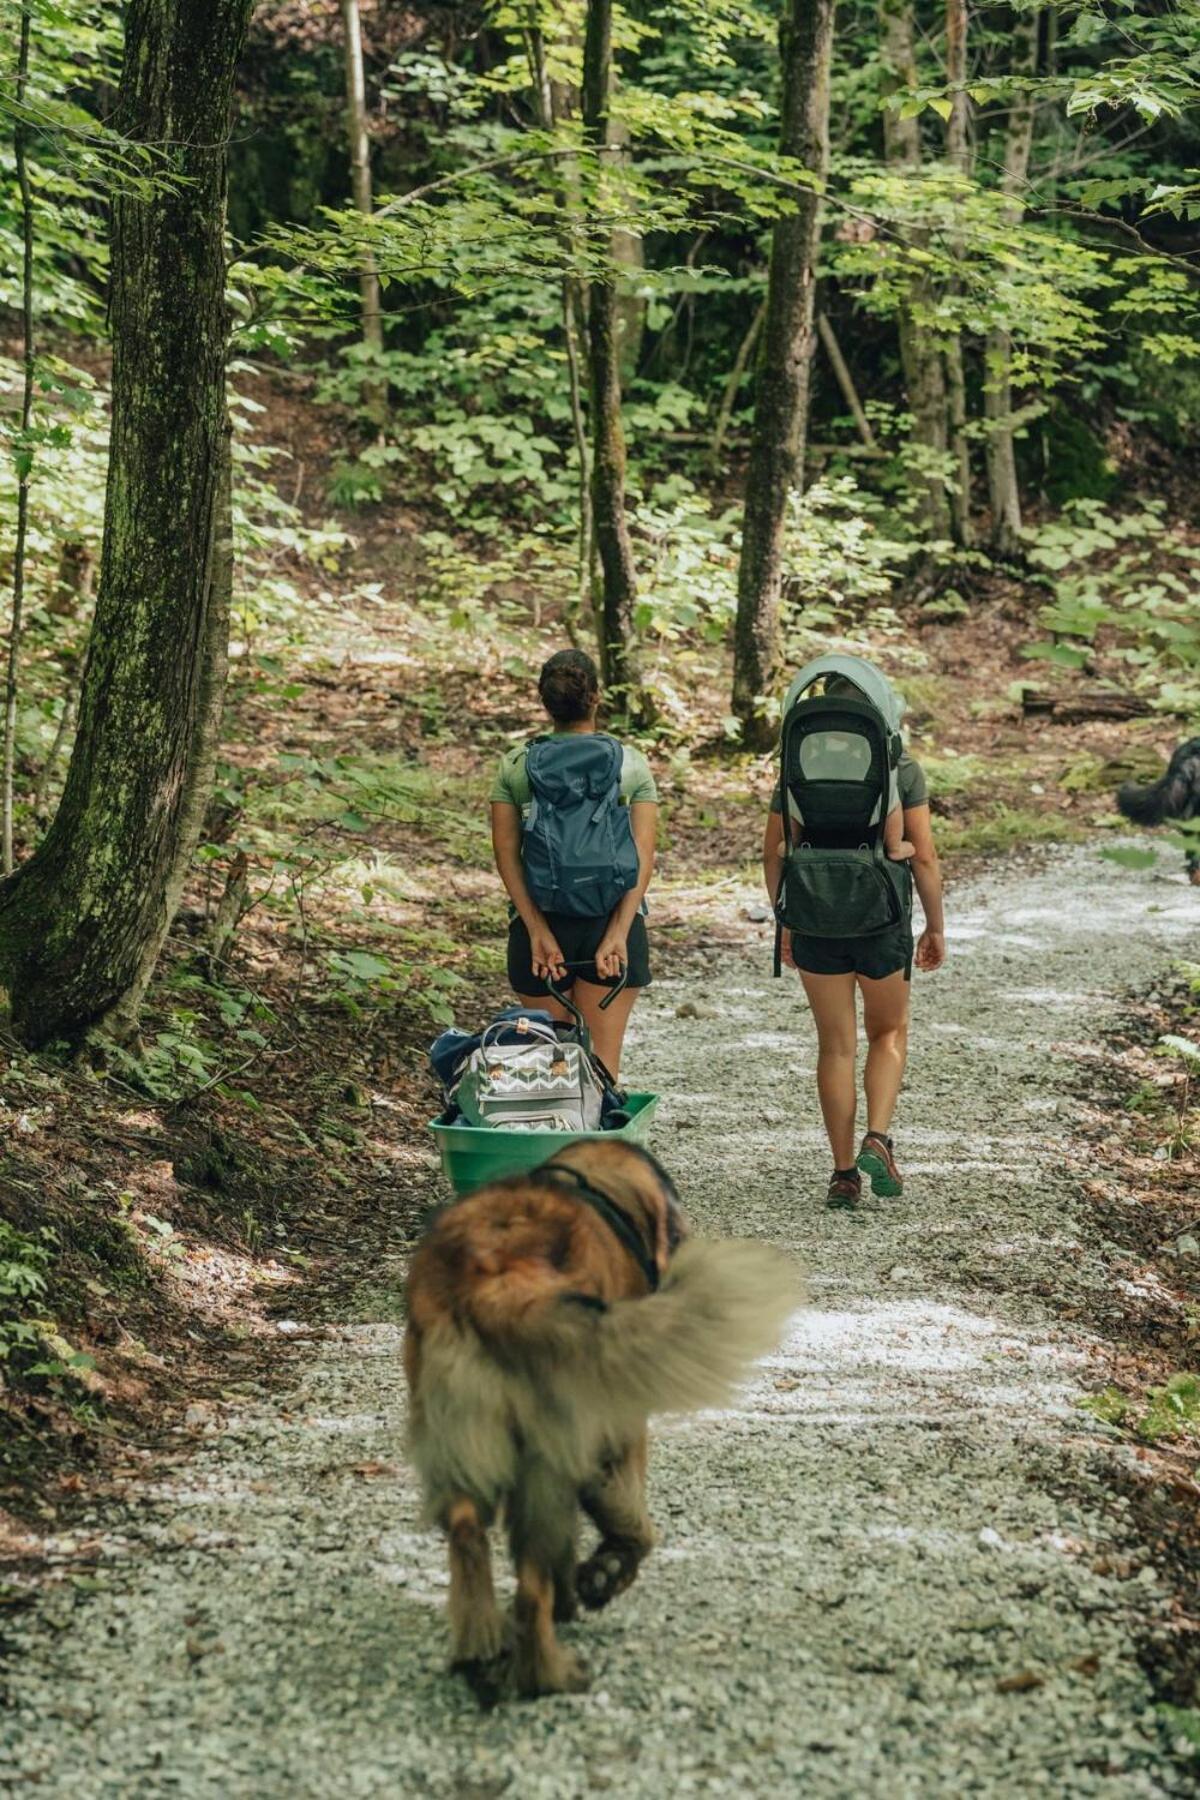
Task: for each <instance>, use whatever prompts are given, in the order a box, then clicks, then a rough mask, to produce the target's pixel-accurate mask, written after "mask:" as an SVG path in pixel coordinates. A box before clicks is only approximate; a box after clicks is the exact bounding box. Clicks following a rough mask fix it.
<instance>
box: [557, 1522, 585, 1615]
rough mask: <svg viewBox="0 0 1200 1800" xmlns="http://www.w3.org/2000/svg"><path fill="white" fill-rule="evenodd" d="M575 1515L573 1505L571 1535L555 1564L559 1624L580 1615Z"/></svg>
mask: <svg viewBox="0 0 1200 1800" xmlns="http://www.w3.org/2000/svg"><path fill="white" fill-rule="evenodd" d="M575 1517H576V1515H575V1508H574V1507H572V1509H571V1535H570V1537H569V1538H568V1539H567V1542H566V1544H565V1545H564V1546H563V1550H562V1553H561V1555H560V1556H559V1558H558V1560H557V1562H556V1563H555V1565H554V1619H555V1623H556V1624H558V1625H569V1624H570V1622H571V1620H572V1619H575V1618H578V1616H579V1595H578V1594H577V1593H576V1592H575V1564H576V1561H577V1560H578V1553H579V1545H578V1542H577V1537H578V1532H577V1530H576V1524H575Z"/></svg>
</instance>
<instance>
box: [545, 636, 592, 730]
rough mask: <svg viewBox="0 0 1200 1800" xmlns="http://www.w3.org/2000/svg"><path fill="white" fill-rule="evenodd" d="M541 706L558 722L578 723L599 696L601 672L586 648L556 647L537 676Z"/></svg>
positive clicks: (557, 723)
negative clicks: (564, 648)
mask: <svg viewBox="0 0 1200 1800" xmlns="http://www.w3.org/2000/svg"><path fill="white" fill-rule="evenodd" d="M538 693H539V694H540V695H541V700H542V705H543V706H544V707H545V708H546V711H547V712H548V713H549V714H550V717H551V718H552V719H553V720H554V722H555V724H556V725H578V724H580V723H581V722H582V720H584V719H587V718H589V717H590V716H591V714H592V711H593V709H594V708H595V705H596V702H597V700H598V699H599V698H600V675H599V672H598V670H597V668H596V665H595V663H594V662H593V661H592V659H591V657H590V656H588V655H587V653H586V652H585V651H583V650H556V651H555V653H554V655H553V656H551V657H548V658H547V660H546V661H545V662H544V663H543V664H542V672H541V674H540V675H539V676H538Z"/></svg>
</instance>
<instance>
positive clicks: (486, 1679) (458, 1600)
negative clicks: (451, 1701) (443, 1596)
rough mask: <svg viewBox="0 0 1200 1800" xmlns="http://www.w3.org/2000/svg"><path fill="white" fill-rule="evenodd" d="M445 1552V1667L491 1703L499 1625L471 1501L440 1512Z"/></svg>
mask: <svg viewBox="0 0 1200 1800" xmlns="http://www.w3.org/2000/svg"><path fill="white" fill-rule="evenodd" d="M445 1524H446V1537H447V1540H448V1543H449V1548H450V1644H451V1651H450V1666H451V1668H452V1669H455V1670H457V1671H458V1673H460V1674H461V1675H464V1676H465V1677H466V1679H467V1680H468V1681H469V1682H470V1684H471V1686H472V1688H473V1689H474V1690H475V1693H476V1695H477V1697H478V1698H479V1700H480V1701H481V1703H482V1704H489V1703H490V1702H491V1701H494V1699H495V1698H496V1694H495V1692H493V1691H492V1690H494V1689H496V1687H497V1680H496V1669H495V1667H494V1665H496V1661H497V1658H498V1657H499V1655H500V1648H501V1641H502V1637H503V1623H502V1620H501V1617H500V1610H499V1608H498V1607H497V1605H496V1594H495V1590H494V1588H493V1586H492V1552H491V1546H490V1545H489V1543H488V1535H487V1527H488V1520H487V1519H485V1518H484V1517H483V1516H482V1514H481V1512H480V1509H479V1507H478V1506H477V1505H476V1504H475V1502H474V1500H468V1499H467V1498H466V1497H465V1496H463V1497H461V1498H460V1499H457V1500H452V1501H451V1502H450V1504H449V1506H447V1508H446V1513H445Z"/></svg>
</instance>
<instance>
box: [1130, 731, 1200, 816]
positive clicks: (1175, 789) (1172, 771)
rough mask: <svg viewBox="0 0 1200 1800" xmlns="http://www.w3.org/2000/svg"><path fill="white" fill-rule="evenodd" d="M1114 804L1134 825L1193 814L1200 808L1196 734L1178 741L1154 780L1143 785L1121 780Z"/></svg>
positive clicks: (1199, 743) (1198, 740)
mask: <svg viewBox="0 0 1200 1800" xmlns="http://www.w3.org/2000/svg"><path fill="white" fill-rule="evenodd" d="M1117 805H1118V806H1119V807H1120V809H1121V811H1122V812H1123V813H1124V815H1125V817H1126V818H1127V819H1132V820H1133V821H1134V823H1135V824H1136V825H1161V824H1162V823H1163V821H1164V820H1166V819H1187V818H1191V817H1193V816H1194V815H1195V814H1196V813H1197V812H1198V811H1200V738H1189V739H1188V741H1187V743H1186V744H1180V746H1179V748H1178V749H1177V750H1176V752H1175V754H1174V756H1172V758H1171V760H1170V763H1169V764H1168V765H1167V771H1166V774H1165V775H1162V776H1160V777H1159V779H1158V780H1157V781H1152V782H1150V783H1149V784H1148V785H1147V786H1145V787H1141V786H1139V784H1138V783H1137V782H1136V781H1127V782H1125V783H1124V784H1123V785H1122V786H1121V787H1120V788H1119V789H1118V791H1117Z"/></svg>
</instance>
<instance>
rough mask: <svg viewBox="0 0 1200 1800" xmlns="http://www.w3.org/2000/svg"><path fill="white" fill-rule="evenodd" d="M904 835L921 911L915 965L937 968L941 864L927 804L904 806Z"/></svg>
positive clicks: (941, 947) (942, 930) (941, 951)
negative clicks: (922, 921)
mask: <svg viewBox="0 0 1200 1800" xmlns="http://www.w3.org/2000/svg"><path fill="white" fill-rule="evenodd" d="M904 835H905V837H906V838H907V839H908V841H909V843H910V844H911V845H912V847H913V852H914V854H913V858H912V862H911V863H910V865H909V866H910V868H911V869H912V872H913V880H914V881H915V882H916V884H917V892H918V894H919V895H920V896H921V905H922V907H923V908H924V911H925V929H924V931H923V932H922V933H921V940H920V942H919V943H918V945H917V967H918V969H926V970H933V969H940V968H941V966H942V964H943V963H944V962H945V960H946V920H945V915H944V913H943V911H942V865H941V864H940V863H939V861H938V853H937V850H936V848H935V846H934V842H933V829H932V826H931V824H930V819H929V807H928V804H922V805H921V806H906V807H905V809H904Z"/></svg>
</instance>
